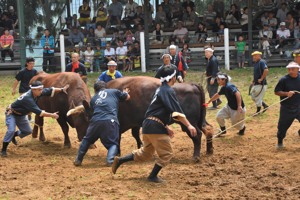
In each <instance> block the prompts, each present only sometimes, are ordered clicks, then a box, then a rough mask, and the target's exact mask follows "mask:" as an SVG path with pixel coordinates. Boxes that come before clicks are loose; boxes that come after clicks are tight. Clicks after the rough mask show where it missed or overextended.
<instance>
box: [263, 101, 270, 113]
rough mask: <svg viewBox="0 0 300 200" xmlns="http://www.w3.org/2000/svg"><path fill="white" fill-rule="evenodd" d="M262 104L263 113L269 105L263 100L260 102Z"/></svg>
mask: <svg viewBox="0 0 300 200" xmlns="http://www.w3.org/2000/svg"><path fill="white" fill-rule="evenodd" d="M262 106H263V107H264V110H263V113H264V112H266V111H267V110H268V108H269V106H268V105H267V104H266V103H265V102H262Z"/></svg>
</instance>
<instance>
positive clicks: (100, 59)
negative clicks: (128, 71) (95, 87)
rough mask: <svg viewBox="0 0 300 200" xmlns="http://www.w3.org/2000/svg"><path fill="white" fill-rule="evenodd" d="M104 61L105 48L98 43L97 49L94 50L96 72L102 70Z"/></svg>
mask: <svg viewBox="0 0 300 200" xmlns="http://www.w3.org/2000/svg"><path fill="white" fill-rule="evenodd" d="M103 63H104V50H103V49H102V48H101V46H100V45H99V44H97V45H96V49H95V50H94V67H95V71H96V72H100V69H102V68H103V67H102V66H103Z"/></svg>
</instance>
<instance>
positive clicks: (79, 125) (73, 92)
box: [30, 72, 91, 147]
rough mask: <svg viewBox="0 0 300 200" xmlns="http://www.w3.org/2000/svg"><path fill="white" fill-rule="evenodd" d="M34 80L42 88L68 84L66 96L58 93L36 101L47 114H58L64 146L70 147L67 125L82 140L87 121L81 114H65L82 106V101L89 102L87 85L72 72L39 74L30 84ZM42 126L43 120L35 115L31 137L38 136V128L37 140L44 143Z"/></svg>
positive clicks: (89, 96)
mask: <svg viewBox="0 0 300 200" xmlns="http://www.w3.org/2000/svg"><path fill="white" fill-rule="evenodd" d="M36 80H38V81H41V82H42V83H43V85H44V87H58V88H59V87H63V86H65V85H67V84H69V88H68V90H67V93H68V94H65V93H59V94H56V96H55V98H49V97H41V98H40V99H39V101H38V105H39V107H40V108H41V109H42V110H45V111H47V112H57V111H58V112H59V113H58V114H59V118H58V119H57V122H58V123H59V125H60V126H61V129H62V131H63V133H64V136H65V139H64V145H65V146H67V147H70V146H71V143H70V138H69V135H68V133H69V126H68V124H69V125H70V126H71V127H73V128H76V131H77V136H78V139H79V140H82V138H83V136H84V135H85V133H86V130H87V127H88V119H87V118H86V116H85V115H84V114H83V113H82V114H80V115H76V116H69V117H67V115H66V113H67V112H68V110H69V109H71V108H74V107H75V106H79V105H82V101H83V100H86V101H88V102H90V100H91V95H90V92H89V90H88V87H87V85H86V84H85V83H84V82H83V80H82V79H81V78H80V76H79V75H78V74H76V73H73V72H62V73H56V74H47V73H40V74H38V75H37V76H35V77H33V78H32V79H31V81H30V83H31V82H33V81H36ZM43 124H44V118H43V117H39V116H37V115H36V116H35V125H34V128H33V132H32V136H33V137H34V138H36V137H37V135H38V128H40V137H39V139H40V140H41V141H45V135H44V132H43Z"/></svg>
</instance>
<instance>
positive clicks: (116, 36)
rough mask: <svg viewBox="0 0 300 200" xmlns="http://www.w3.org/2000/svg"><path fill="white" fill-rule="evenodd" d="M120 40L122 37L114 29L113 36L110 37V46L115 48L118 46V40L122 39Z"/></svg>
mask: <svg viewBox="0 0 300 200" xmlns="http://www.w3.org/2000/svg"><path fill="white" fill-rule="evenodd" d="M122 38H123V37H122V35H121V33H120V31H119V29H117V28H115V29H114V32H113V35H112V39H111V44H112V45H114V46H117V45H118V41H119V40H120V39H122Z"/></svg>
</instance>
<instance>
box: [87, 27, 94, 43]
mask: <svg viewBox="0 0 300 200" xmlns="http://www.w3.org/2000/svg"><path fill="white" fill-rule="evenodd" d="M85 43H86V44H91V46H92V47H93V46H96V36H95V30H94V28H93V27H90V28H89V32H88V33H87V35H86V42H85Z"/></svg>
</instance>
